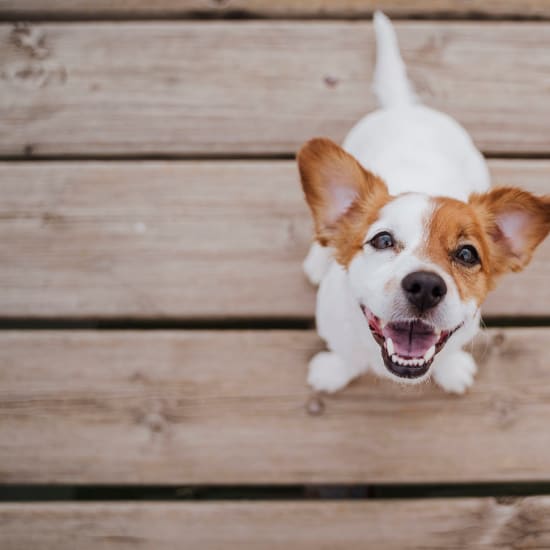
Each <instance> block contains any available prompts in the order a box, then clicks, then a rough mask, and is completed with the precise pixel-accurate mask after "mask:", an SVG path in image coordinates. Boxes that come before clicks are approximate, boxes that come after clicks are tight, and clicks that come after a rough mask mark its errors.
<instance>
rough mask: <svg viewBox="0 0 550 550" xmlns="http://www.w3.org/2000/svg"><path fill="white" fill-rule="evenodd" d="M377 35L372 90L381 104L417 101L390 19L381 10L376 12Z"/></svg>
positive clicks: (398, 104)
mask: <svg viewBox="0 0 550 550" xmlns="http://www.w3.org/2000/svg"><path fill="white" fill-rule="evenodd" d="M374 32H375V34H376V67H375V69H374V79H373V85H372V87H373V90H374V93H375V94H376V97H377V98H378V102H379V103H380V105H381V106H382V107H399V106H402V105H411V104H413V103H417V102H418V99H417V97H416V94H415V93H414V90H413V88H412V86H411V83H410V82H409V79H408V78H407V71H406V69H405V63H403V59H401V54H400V53H399V45H398V43H397V37H396V35H395V31H394V29H393V25H392V24H391V21H390V20H389V19H388V17H386V16H385V15H384V14H383V13H382V12H381V11H377V12H376V13H375V14H374Z"/></svg>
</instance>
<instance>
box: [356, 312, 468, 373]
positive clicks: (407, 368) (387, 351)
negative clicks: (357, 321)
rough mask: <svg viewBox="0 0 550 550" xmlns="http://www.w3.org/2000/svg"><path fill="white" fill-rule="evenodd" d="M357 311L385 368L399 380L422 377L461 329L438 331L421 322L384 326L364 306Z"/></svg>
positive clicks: (392, 323) (387, 324)
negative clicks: (450, 339)
mask: <svg viewBox="0 0 550 550" xmlns="http://www.w3.org/2000/svg"><path fill="white" fill-rule="evenodd" d="M361 309H362V310H363V313H364V315H365V317H366V319H367V321H368V323H369V328H370V330H371V332H372V335H373V336H374V339H375V340H376V342H377V343H378V345H379V346H380V349H381V351H382V359H383V360H384V364H385V365H386V368H387V369H388V370H389V371H390V372H391V373H392V374H395V375H396V376H399V377H400V378H420V377H421V376H423V375H424V374H426V373H427V372H428V370H429V368H430V366H431V364H432V363H433V361H434V358H435V356H436V355H437V354H438V353H439V352H440V351H441V350H442V349H443V347H444V346H445V344H446V343H447V341H448V340H449V338H450V337H451V336H452V335H453V334H454V333H455V332H456V331H457V330H458V329H459V328H460V327H461V326H462V323H461V324H460V325H458V326H457V327H455V328H454V329H452V330H438V329H436V328H435V327H434V326H432V325H430V324H428V323H426V322H425V321H423V320H422V319H413V320H407V321H397V322H391V323H384V322H383V321H382V320H381V319H380V318H379V317H377V316H376V315H374V314H373V313H372V311H370V310H369V309H368V308H366V307H365V306H363V305H361Z"/></svg>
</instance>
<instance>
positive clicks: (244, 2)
mask: <svg viewBox="0 0 550 550" xmlns="http://www.w3.org/2000/svg"><path fill="white" fill-rule="evenodd" d="M375 9H380V10H383V11H385V12H386V13H387V14H388V15H392V16H400V17H404V16H419V15H423V16H430V15H432V16H433V15H447V16H457V17H460V16H462V17H464V16H486V17H487V16H488V17H491V16H497V17H506V16H508V17H522V18H523V17H548V16H549V15H550V6H549V5H548V2H546V1H545V0H528V1H521V0H468V1H463V0H419V1H418V0H417V1H415V2H411V1H410V0H377V1H373V0H278V1H277V2H272V1H269V0H156V1H155V2H150V1H148V0H117V1H116V2H113V1H109V0H93V1H92V2H90V1H85V0H50V1H48V2H43V0H0V15H19V16H31V15H34V16H36V15H37V14H38V15H53V16H59V15H63V16H89V17H98V16H102V17H109V16H110V17H115V16H126V17H137V16H142V17H144V16H170V15H179V16H183V15H187V16H193V15H196V14H209V15H231V14H239V15H242V14H245V15H248V16H261V17H304V16H305V17H307V16H312V17H331V16H332V17H335V16H336V17H360V16H368V15H370V14H372V12H373V11H374V10H375Z"/></svg>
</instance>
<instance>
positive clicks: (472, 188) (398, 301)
mask: <svg viewBox="0 0 550 550" xmlns="http://www.w3.org/2000/svg"><path fill="white" fill-rule="evenodd" d="M375 30H376V36H377V41H378V48H379V50H378V58H377V67H376V70H375V82H374V88H375V91H376V93H377V94H378V96H379V101H380V103H381V104H382V105H383V106H384V107H385V108H384V109H381V110H378V111H375V112H373V113H370V114H368V115H367V116H365V117H364V118H363V119H361V120H360V121H359V122H358V123H357V124H356V125H355V127H354V128H353V129H352V130H351V131H350V133H349V134H348V136H347V137H346V139H345V142H344V149H346V150H347V151H348V152H349V153H351V154H352V155H353V156H354V157H355V158H357V159H358V160H359V162H360V163H361V164H362V165H363V166H364V167H365V168H367V169H368V170H370V171H372V172H374V173H376V174H377V175H379V176H380V177H381V178H382V179H383V180H384V181H385V182H386V184H387V186H388V189H389V191H390V193H391V194H392V195H399V194H402V193H407V194H405V195H403V196H402V197H399V198H397V199H396V200H394V201H392V202H390V203H389V204H388V205H387V206H386V207H384V208H383V209H382V210H381V213H380V216H379V219H378V221H377V222H375V223H374V224H373V226H372V227H371V228H369V231H368V233H367V235H365V242H367V241H368V240H370V239H371V238H372V236H374V235H375V234H376V233H378V232H379V231H383V230H388V231H391V233H392V234H393V235H394V237H395V238H396V239H397V240H398V241H399V245H400V252H399V253H396V252H395V251H394V250H393V249H388V250H383V251H380V250H373V249H372V247H371V246H370V245H368V244H367V245H366V246H365V247H364V249H363V251H362V252H360V253H358V254H357V255H356V257H355V258H354V259H353V260H352V262H351V263H350V265H349V269H348V270H346V269H344V268H343V267H342V266H341V265H339V264H338V263H336V262H335V261H334V260H333V259H332V254H331V253H330V251H329V250H326V249H325V250H323V247H320V245H318V244H315V245H313V247H312V249H311V251H310V253H309V255H308V257H307V259H306V261H305V262H304V270H305V271H306V273H307V275H308V277H309V279H310V280H311V281H312V282H313V283H317V282H319V281H321V284H320V287H319V292H318V296H317V311H316V319H317V328H318V331H319V334H320V336H321V337H322V338H323V339H324V340H325V341H326V343H327V345H328V347H329V349H330V352H322V354H319V355H317V356H316V357H314V358H313V359H312V361H311V363H310V372H309V377H308V381H309V383H310V384H311V385H312V386H313V387H314V388H315V389H317V390H323V391H336V390H338V389H340V388H342V387H344V386H345V385H346V384H347V383H348V382H349V381H350V380H351V379H353V378H354V377H356V376H358V375H359V374H361V373H363V372H365V371H366V370H367V369H368V368H370V369H372V370H373V371H374V372H376V373H377V374H378V375H380V376H384V377H389V378H392V379H394V380H396V381H399V382H401V383H418V382H421V381H423V380H425V379H427V378H428V377H429V376H430V375H431V374H432V373H433V374H434V379H435V381H436V382H437V383H438V384H439V385H440V386H441V387H442V388H443V389H445V390H446V391H449V392H454V393H462V392H464V391H465V389H466V388H467V387H468V386H470V385H471V383H472V380H473V376H474V373H475V370H476V368H475V363H474V361H473V359H472V358H471V356H470V355H468V354H466V352H464V351H462V347H463V346H464V345H465V344H466V343H468V342H469V341H470V340H471V338H472V337H473V336H474V335H475V333H476V332H477V330H478V326H479V311H478V308H477V305H476V304H475V303H474V302H463V301H462V300H461V299H460V297H459V294H458V290H457V288H456V285H455V283H454V280H453V279H452V277H451V276H450V275H449V274H448V273H446V272H445V271H444V270H443V269H442V268H440V267H438V266H436V265H434V264H432V263H430V262H429V261H428V260H427V259H426V258H424V257H422V255H421V254H420V249H421V246H422V244H423V243H425V242H426V239H427V227H426V220H427V219H428V218H429V213H430V211H431V209H432V208H433V204H432V202H431V197H432V196H447V197H452V198H456V199H459V200H466V199H467V197H468V196H469V195H470V194H471V193H472V192H484V191H486V190H487V189H488V188H489V186H490V180H489V171H488V169H487V165H486V163H485V161H484V159H483V156H482V155H481V153H480V152H479V151H478V150H477V149H476V148H475V146H474V144H473V143H472V140H471V139H470V137H469V136H468V134H467V133H466V131H465V130H464V129H463V128H462V127H461V126H460V125H459V124H458V123H457V122H456V121H454V120H453V119H452V118H450V117H449V116H447V115H445V114H443V113H440V112H437V111H434V110H432V109H429V108H428V107H425V106H422V105H419V104H417V103H416V97H415V95H414V93H413V91H412V88H411V86H410V84H409V82H408V80H407V78H406V73H405V67H404V64H403V62H402V60H401V56H400V54H399V50H398V46H397V40H396V38H395V34H394V32H393V29H392V27H391V23H390V22H389V20H388V19H387V18H386V17H385V16H383V15H382V14H377V15H375ZM425 269H428V270H430V271H435V272H437V273H438V274H439V275H440V276H441V277H442V278H443V279H444V281H445V283H446V285H447V289H448V292H447V295H446V296H445V299H444V301H443V302H442V303H441V304H440V305H438V306H437V308H434V311H433V313H432V314H431V315H432V318H431V319H430V320H431V321H432V322H433V324H434V325H436V326H437V327H438V328H440V329H441V330H450V329H452V328H454V327H456V326H458V325H459V324H460V323H463V326H462V328H461V329H460V330H458V331H457V332H456V333H455V334H454V335H453V336H452V337H451V338H450V340H449V341H448V342H447V344H446V346H445V348H444V350H443V351H442V352H441V353H440V354H438V355H437V356H436V358H435V360H434V363H433V365H432V367H431V368H430V370H429V371H428V372H427V373H426V375H424V376H423V377H422V378H417V379H414V380H412V381H411V380H408V379H403V378H399V377H397V376H395V375H393V374H391V373H390V372H389V371H388V369H387V368H386V367H385V366H384V364H383V360H382V357H381V353H380V348H379V346H378V344H377V343H376V342H375V340H374V338H373V336H372V334H371V332H370V330H369V328H368V324H367V322H366V320H365V317H364V315H363V313H362V312H361V309H360V307H359V304H360V303H362V304H364V305H366V306H367V307H368V308H369V309H370V310H371V311H372V312H374V314H375V315H377V316H378V317H380V318H382V319H383V320H384V321H386V322H388V321H391V320H396V319H399V318H403V315H404V314H405V313H404V312H405V310H406V306H407V304H406V299H405V297H404V295H403V292H402V291H401V287H400V282H401V280H402V279H403V277H404V276H405V275H407V274H408V273H411V272H412V271H416V270H425Z"/></svg>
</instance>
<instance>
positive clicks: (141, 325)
mask: <svg viewBox="0 0 550 550" xmlns="http://www.w3.org/2000/svg"><path fill="white" fill-rule="evenodd" d="M314 327H315V323H314V320H313V318H312V317H302V318H276V317H273V318H271V317H269V318H263V317H258V318H243V319H155V318H151V319H123V318H115V319H99V318H98V319H71V318H52V319H24V318H20V319H15V318H14V319H12V318H0V331H1V330H6V331H9V330H105V331H108V330H311V329H313V328H314Z"/></svg>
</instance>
